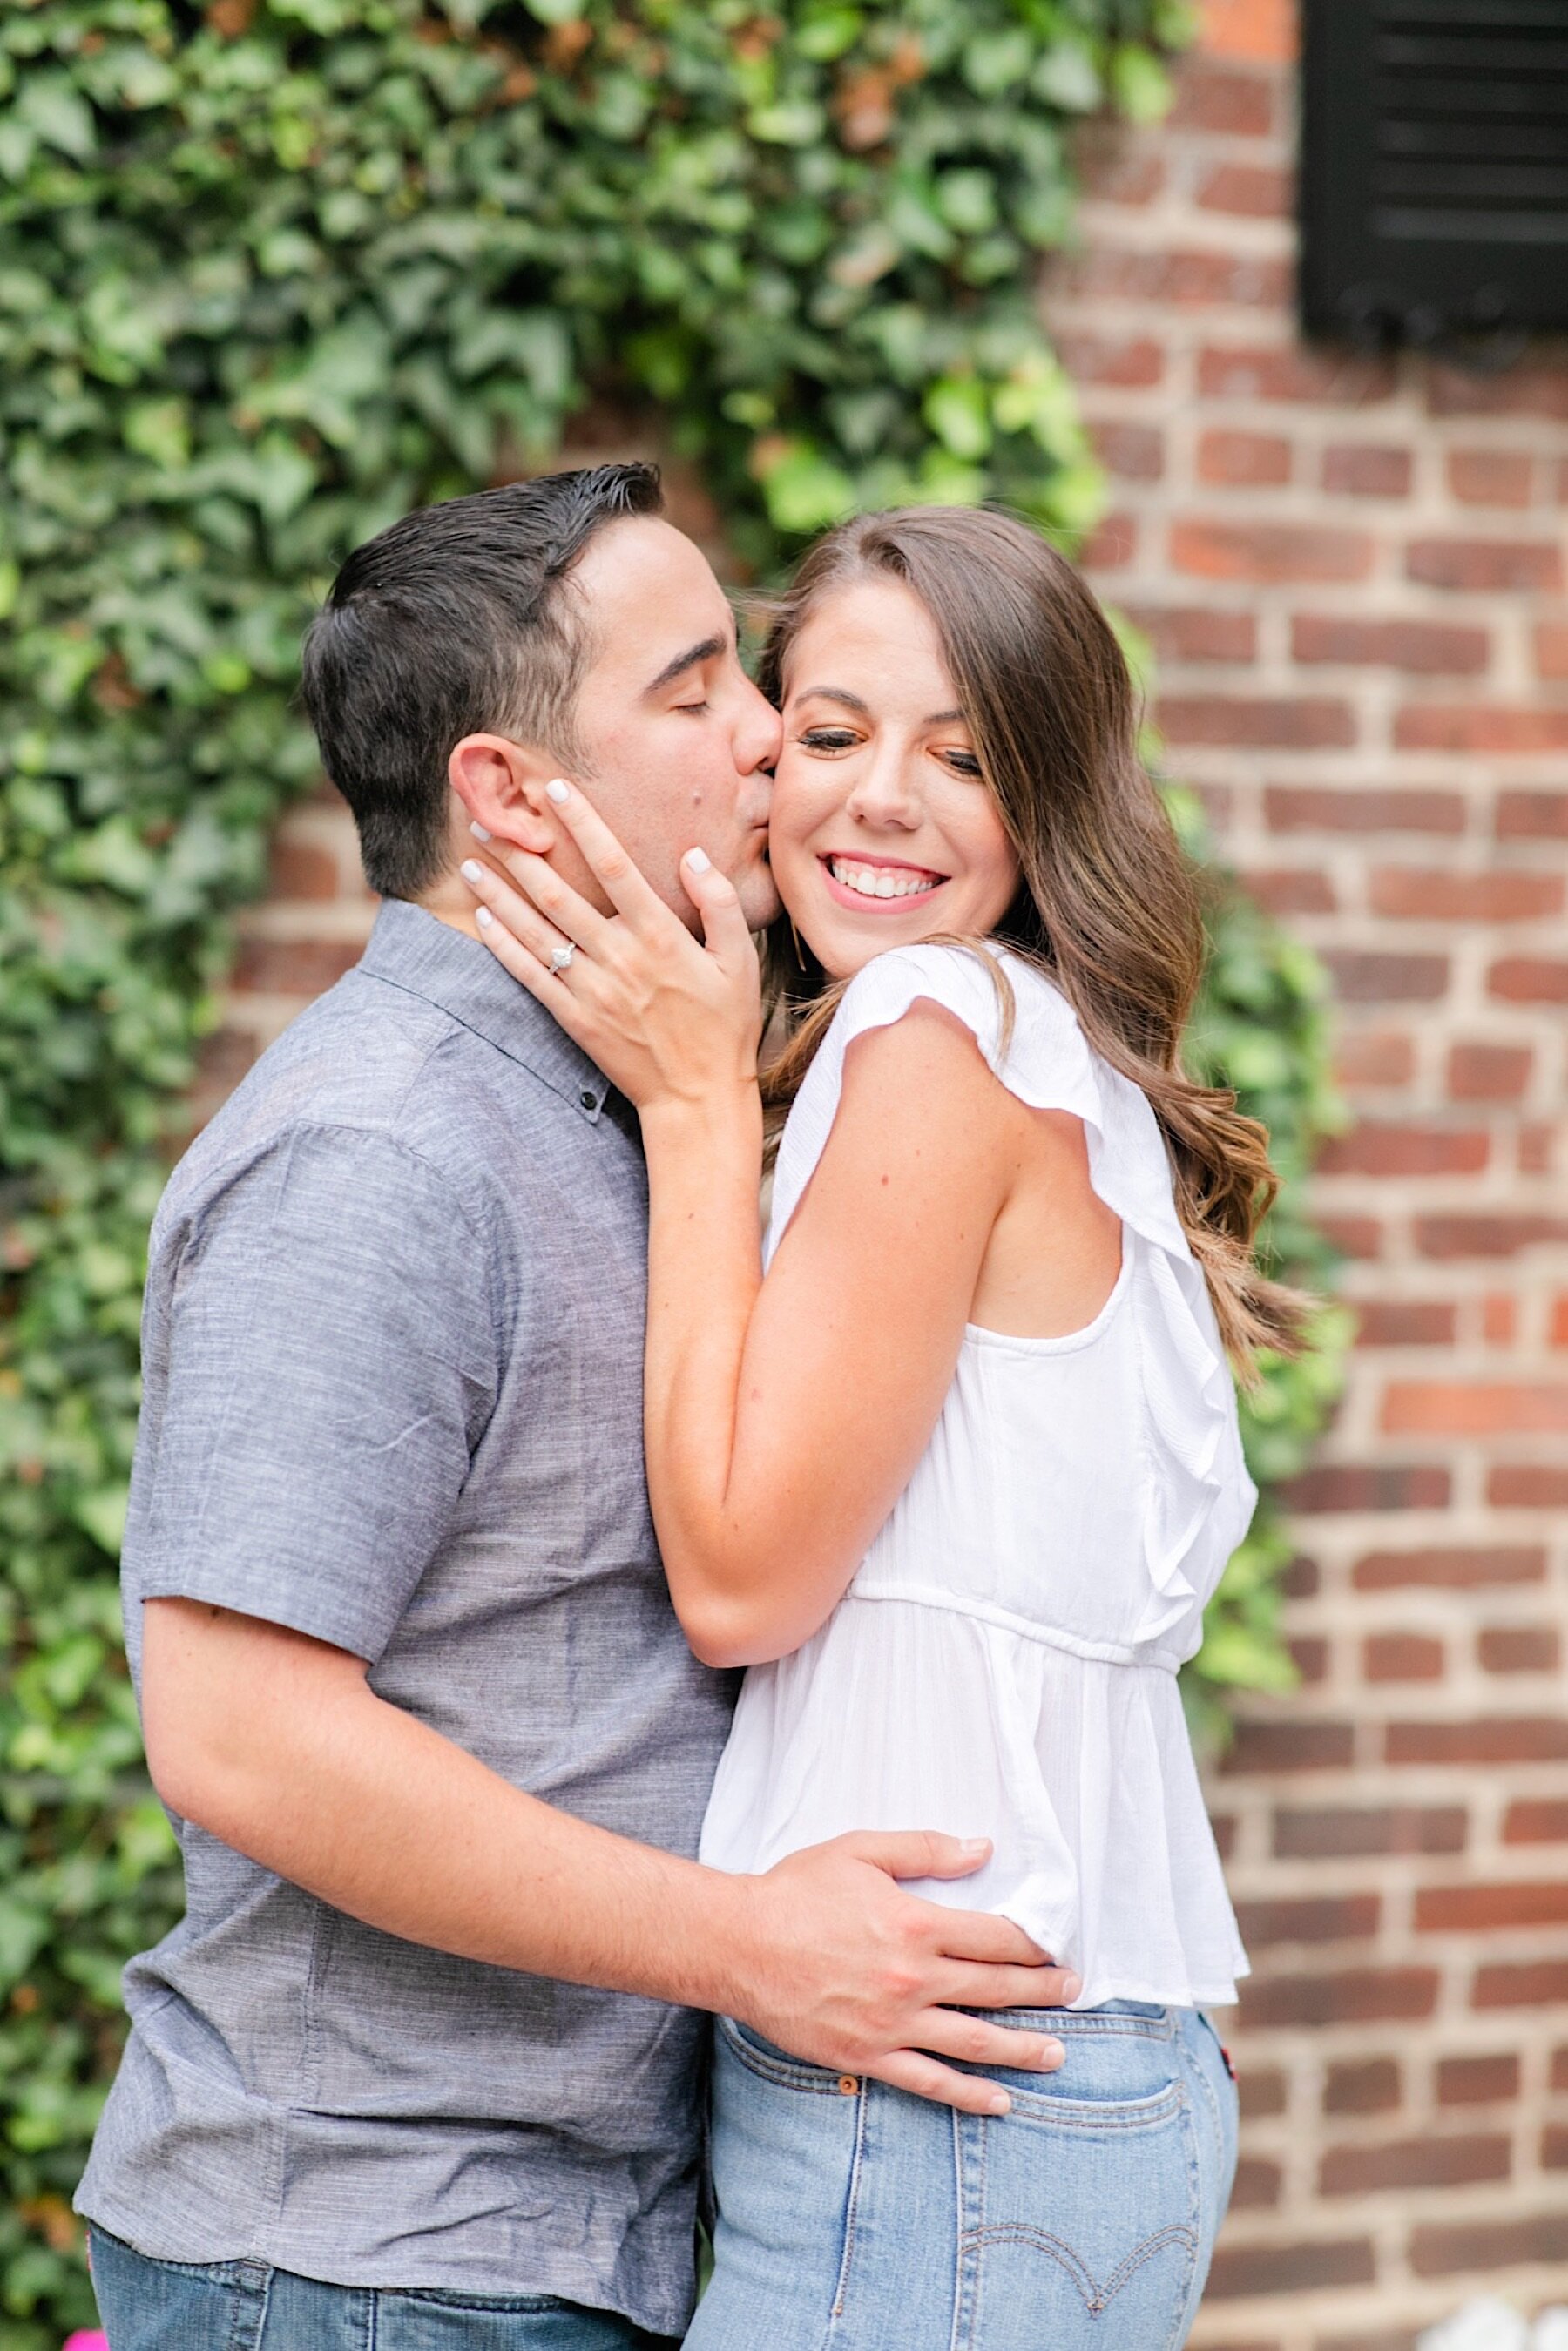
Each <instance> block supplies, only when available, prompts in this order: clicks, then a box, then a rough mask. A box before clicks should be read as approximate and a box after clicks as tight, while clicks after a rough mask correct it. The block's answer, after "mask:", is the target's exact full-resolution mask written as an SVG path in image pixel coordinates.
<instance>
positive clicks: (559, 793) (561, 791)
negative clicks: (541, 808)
mask: <svg viewBox="0 0 1568 2351" xmlns="http://www.w3.org/2000/svg"><path fill="white" fill-rule="evenodd" d="M545 798H546V799H547V800H554V802H555V804H556V806H557V808H559V806H560V804H561V802H562V801H563V800H569V799H570V798H571V786H570V784H563V783H562V781H561V779H560V778H559V776H557V777H556V778H555V780H554V782H553V783H549V784H547V785H546V786H545Z"/></svg>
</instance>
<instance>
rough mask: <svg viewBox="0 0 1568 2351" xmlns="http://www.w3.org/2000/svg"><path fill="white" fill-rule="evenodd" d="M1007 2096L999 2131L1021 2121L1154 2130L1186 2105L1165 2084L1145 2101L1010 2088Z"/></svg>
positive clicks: (1179, 2091) (1176, 2088) (1174, 2087)
mask: <svg viewBox="0 0 1568 2351" xmlns="http://www.w3.org/2000/svg"><path fill="white" fill-rule="evenodd" d="M1008 2095H1009V2097H1010V2098H1011V2100H1012V2102H1013V2103H1012V2112H1011V2113H1010V2114H1009V2115H1007V2116H1003V2117H1002V2119H1001V2123H1000V2125H999V2127H1002V2128H1005V2127H1006V2126H1007V2125H1008V2124H1009V2123H1011V2122H1021V2123H1029V2124H1037V2125H1038V2124H1045V2125H1049V2126H1051V2127H1053V2128H1055V2129H1057V2130H1096V2131H1145V2130H1158V2129H1160V2128H1161V2127H1162V2126H1164V2125H1165V2124H1166V2123H1168V2122H1172V2121H1174V2120H1175V2119H1176V2116H1178V2115H1180V2113H1181V2112H1182V2109H1183V2108H1184V2107H1185V2106H1186V2103H1187V2096H1186V2090H1185V2089H1184V2088H1183V2087H1182V2085H1181V2084H1180V2083H1179V2082H1168V2083H1167V2084H1166V2087H1165V2088H1164V2089H1163V2090H1156V2091H1155V2092H1154V2093H1153V2095H1151V2096H1149V2097H1146V2098H1051V2097H1042V2096H1041V2095H1040V2093H1039V2092H1038V2091H1034V2090H1018V2089H1014V2088H1012V2087H1011V2085H1009V2091H1008Z"/></svg>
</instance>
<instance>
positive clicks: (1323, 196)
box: [1301, 0, 1568, 342]
mask: <svg viewBox="0 0 1568 2351" xmlns="http://www.w3.org/2000/svg"><path fill="white" fill-rule="evenodd" d="M1302 95H1303V126H1302V172H1301V225H1302V256H1301V296H1302V310H1303V316H1304V319H1305V323H1306V325H1307V328H1308V329H1309V330H1310V331H1312V332H1316V333H1320V334H1330V335H1336V334H1337V335H1349V336H1351V337H1352V338H1353V339H1355V340H1363V341H1369V340H1385V341H1394V340H1413V341H1417V342H1432V341H1437V340H1442V339H1443V338H1445V337H1448V336H1463V335H1467V334H1486V333H1489V332H1496V331H1498V330H1503V331H1505V332H1506V331H1508V330H1516V331H1524V330H1530V329H1541V328H1546V327H1556V326H1563V325H1568V0H1307V6H1306V51H1305V59H1304V71H1303V93H1302Z"/></svg>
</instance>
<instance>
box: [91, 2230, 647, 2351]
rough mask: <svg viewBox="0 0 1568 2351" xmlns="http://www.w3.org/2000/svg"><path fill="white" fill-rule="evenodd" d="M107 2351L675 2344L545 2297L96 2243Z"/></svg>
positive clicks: (627, 2349) (528, 2350)
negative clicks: (154, 2257)
mask: <svg viewBox="0 0 1568 2351" xmlns="http://www.w3.org/2000/svg"><path fill="white" fill-rule="evenodd" d="M89 2242H90V2245H91V2249H92V2282H93V2286H94V2289H95V2291H96V2293H97V2294H98V2307H99V2316H100V2317H101V2319H102V2321H103V2328H104V2333H105V2334H106V2335H108V2337H109V2351H632V2346H648V2351H653V2346H654V2345H656V2344H659V2343H664V2342H665V2340H666V2338H664V2337H663V2336H657V2335H644V2334H643V2333H641V2332H640V2330H639V2329H638V2328H636V2327H635V2326H633V2325H632V2324H631V2323H630V2321H629V2320H627V2319H624V2318H617V2317H615V2316H614V2315H613V2314H612V2313H610V2312H607V2311H602V2310H584V2309H582V2308H581V2307H580V2304H577V2303H574V2302H559V2301H558V2300H557V2299H556V2297H555V2296H554V2295H553V2294H444V2293H438V2292H435V2291H434V2290H429V2291H418V2292H412V2293H389V2292H387V2291H386V2290H385V2289H384V2288H382V2287H376V2288H373V2289H372V2288H371V2287H369V2286H352V2285H323V2284H321V2283H319V2282H318V2280H316V2279H315V2278H302V2277H295V2276H294V2275H293V2273H291V2272H290V2271H288V2270H275V2269H271V2268H269V2267H268V2265H267V2262H155V2261H150V2260H149V2259H148V2258H147V2256H146V2255H145V2254H143V2253H138V2252H132V2250H131V2247H130V2246H129V2245H122V2244H121V2243H120V2239H119V2238H118V2237H110V2236H106V2235H105V2233H104V2231H102V2230H101V2229H94V2230H92V2231H90V2232H89Z"/></svg>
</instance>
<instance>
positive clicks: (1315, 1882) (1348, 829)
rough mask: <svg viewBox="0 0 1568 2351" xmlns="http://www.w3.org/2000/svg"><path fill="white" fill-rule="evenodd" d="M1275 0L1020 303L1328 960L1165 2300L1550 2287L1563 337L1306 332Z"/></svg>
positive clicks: (1109, 152) (1241, 2328)
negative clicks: (1347, 349) (1298, 1311)
mask: <svg viewBox="0 0 1568 2351" xmlns="http://www.w3.org/2000/svg"><path fill="white" fill-rule="evenodd" d="M1294 30H1295V28H1294V25H1293V22H1292V19H1291V15H1290V14H1289V12H1288V9H1287V7H1286V5H1284V0H1211V5H1209V7H1208V8H1207V26H1206V33H1205V37H1204V41H1203V43H1202V46H1201V47H1200V48H1199V50H1198V52H1197V54H1196V55H1194V56H1193V57H1191V58H1190V59H1189V60H1188V62H1187V64H1186V68H1185V69H1184V70H1183V72H1182V73H1181V76H1180V78H1179V83H1178V93H1177V99H1176V108H1175V111H1174V113H1173V115H1172V116H1171V118H1170V120H1169V121H1168V122H1167V123H1166V124H1165V125H1164V126H1162V127H1161V128H1160V129H1159V130H1158V131H1150V132H1143V133H1138V134H1136V135H1134V136H1128V135H1126V134H1115V135H1112V136H1109V137H1105V138H1102V139H1099V140H1097V141H1096V146H1095V152H1094V154H1093V157H1092V199H1091V201H1090V203H1089V204H1088V205H1087V207H1086V209H1085V211H1084V214H1083V216H1082V231H1083V241H1082V252H1081V253H1080V254H1079V256H1077V257H1076V258H1075V259H1074V260H1073V261H1071V263H1068V264H1066V265H1063V266H1060V267H1058V268H1057V269H1056V270H1055V271H1054V272H1053V274H1052V277H1051V281H1050V284H1049V287H1048V295H1047V308H1048V313H1049V316H1050V319H1051V324H1052V326H1053V328H1054V329H1055V331H1056V333H1057V335H1058V337H1059V340H1060V342H1061V347H1062V349H1063V350H1064V353H1065V355H1066V357H1067V360H1068V362H1069V365H1070V366H1071V369H1072V370H1073V371H1074V373H1075V375H1076V376H1077V379H1078V381H1079V382H1080V384H1081V386H1082V393H1083V398H1084V400H1085V402H1086V405H1087V407H1088V410H1089V413H1090V414H1091V417H1092V421H1093V424H1094V429H1095V433H1096V436H1097V438H1098V441H1099V444H1100V448H1101V452H1102V455H1103V460H1104V463H1105V465H1107V467H1108V468H1109V470H1110V473H1111V475H1112V477H1113V485H1114V496H1113V512H1112V514H1111V516H1110V517H1109V519H1108V520H1107V522H1106V523H1105V525H1104V527H1103V529H1102V530H1101V531H1100V533H1099V534H1098V537H1097V539H1096V541H1095V544H1094V546H1093V548H1092V550H1091V561H1092V569H1093V577H1094V580H1095V581H1096V584H1097V586H1098V587H1099V588H1100V590H1101V591H1102V592H1103V594H1104V595H1105V596H1106V597H1107V598H1108V599H1110V600H1113V601H1115V602H1116V603H1117V604H1119V605H1120V606H1121V607H1122V608H1123V609H1124V611H1127V612H1128V613H1129V614H1130V615H1131V616H1132V618H1133V619H1134V620H1135V621H1136V622H1138V623H1139V624H1140V625H1141V626H1142V627H1143V629H1144V630H1145V632H1146V633H1147V635H1148V636H1149V638H1150V639H1151V640H1152V641H1153V643H1154V645H1155V651H1156V653H1157V656H1158V678H1159V694H1158V701H1157V707H1156V716H1157V717H1158V721H1159V724H1160V726H1161V728H1162V730H1163V733H1164V736H1165V739H1166V745H1167V747H1168V758H1169V764H1170V767H1171V768H1172V769H1173V770H1174V771H1175V772H1176V773H1177V774H1180V775H1183V776H1186V777H1187V778H1191V779H1192V780H1193V781H1194V782H1195V783H1196V784H1197V785H1198V786H1199V787H1200V788H1201V789H1202V790H1203V792H1204V795H1205V797H1206V799H1207V801H1208V804H1209V806H1210V808H1211V810H1212V811H1213V814H1214V817H1215V820H1216V822H1217V826H1218V831H1219V835H1220V838H1221V840H1222V841H1223V843H1224V846H1225V848H1226V850H1227V852H1228V854H1229V855H1230V856H1231V857H1232V858H1233V859H1234V860H1235V861H1236V862H1237V863H1238V864H1239V866H1240V867H1241V868H1242V870H1243V871H1244V872H1246V873H1247V874H1248V876H1249V879H1250V881H1251V883H1252V886H1253V888H1254V889H1255V890H1256V892H1257V893H1258V894H1259V895H1260V897H1262V898H1263V899H1264V900H1265V901H1266V902H1267V903H1268V904H1270V905H1272V906H1274V907H1275V908H1277V909H1278V910H1279V911H1280V913H1281V914H1283V915H1285V916H1286V917H1288V919H1289V920H1290V922H1291V925H1292V926H1293V927H1294V928H1295V929H1296V930H1297V931H1298V932H1299V933H1300V934H1301V935H1302V936H1303V937H1305V938H1307V939H1310V940H1311V941H1312V944H1313V945H1314V946H1316V947H1317V949H1318V951H1319V953H1320V954H1321V955H1322V957H1323V960H1324V961H1325V963H1326V964H1327V966H1328V967H1329V970H1330V972H1331V974H1332V976H1333V986H1334V991H1335V995H1336V998H1337V1000H1338V1005H1339V1032H1340V1045H1339V1054H1340V1067H1341V1073H1342V1078H1343V1085H1344V1088H1345V1091H1346V1093H1347V1096H1348V1099H1349V1102H1350V1105H1351V1109H1352V1112H1353V1113H1354V1123H1353V1125H1352V1127H1351V1129H1350V1132H1349V1133H1348V1134H1345V1135H1344V1136H1343V1138H1342V1139H1341V1140H1339V1141H1337V1142H1336V1143H1335V1144H1333V1147H1332V1148H1331V1150H1330V1151H1329V1152H1328V1153H1327V1155H1325V1158H1324V1161H1323V1165H1322V1175H1321V1178H1320V1181H1319V1185H1318V1202H1319V1207H1320V1210H1321V1213H1322V1217H1323V1218H1324V1219H1325V1221H1327V1222H1328V1223H1329V1224H1330V1225H1331V1226H1332V1228H1333V1230H1334V1232H1335V1233H1336V1235H1337V1236H1338V1238H1339V1240H1340V1243H1341V1245H1342V1247H1343V1249H1344V1251H1345V1252H1346V1257H1347V1260H1348V1262H1347V1267H1346V1274H1345V1287H1346V1289H1347V1290H1348V1291H1349V1294H1350V1296H1351V1297H1352V1298H1353V1299H1354V1301H1356V1303H1357V1305H1358V1306H1359V1308H1360V1311H1361V1341H1360V1345H1359V1348H1358V1350H1357V1353H1356V1355H1355V1358H1354V1364H1353V1367H1352V1372H1351V1378H1350V1384H1349V1388H1348V1392H1347V1394H1346V1396H1345V1399H1344V1403H1343V1408H1342V1410H1341V1412H1340V1414H1339V1416H1338V1419H1337V1422H1336V1425H1335V1426H1334V1428H1333V1432H1332V1434H1331V1435H1330V1437H1328V1439H1327V1441H1326V1442H1325V1444H1324V1445H1323V1446H1322V1450H1321V1455H1320V1458H1319V1461H1318V1463H1317V1466H1316V1467H1314V1468H1313V1469H1312V1470H1311V1471H1310V1472H1309V1474H1308V1475H1307V1476H1306V1477H1305V1478H1304V1479H1302V1480H1301V1487H1300V1491H1299V1494H1298V1496H1297V1505H1298V1519H1297V1525H1298V1529H1299V1534H1300V1541H1301V1560H1300V1562H1299V1563H1298V1565H1297V1568H1296V1570H1295V1574H1294V1592H1295V1599H1294V1602H1293V1604H1292V1608H1291V1630H1292V1634H1293V1635H1294V1638H1295V1643H1296V1647H1297V1653H1298V1656H1299V1657H1300V1660H1301V1667H1302V1672H1303V1676H1304V1679H1303V1685H1302V1687H1301V1691H1300V1693H1299V1694H1298V1695H1297V1696H1296V1697H1294V1698H1291V1699H1290V1700H1288V1701H1286V1702H1284V1703H1281V1704H1264V1705H1258V1706H1253V1707H1249V1708H1248V1714H1247V1720H1246V1722H1245V1724H1244V1726H1243V1729H1242V1730H1241V1733H1240V1736H1239V1740H1238V1741H1237V1745H1236V1749H1235V1751H1234V1754H1233V1756H1232V1757H1231V1759H1230V1761H1229V1763H1228V1766H1227V1768H1226V1769H1225V1770H1224V1771H1221V1772H1220V1773H1218V1775H1216V1777H1215V1780H1214V1783H1213V1797H1214V1804H1215V1809H1216V1813H1217V1814H1218V1817H1219V1819H1220V1821H1221V1823H1222V1825H1223V1830H1224V1834H1225V1835H1226V1837H1227V1839H1228V1844H1229V1849H1230V1873H1231V1879H1232V1885H1233V1887H1234V1890H1235V1893H1236V1896H1237V1899H1238V1902H1239V1907H1240V1908H1241V1912H1242V1917H1243V1926H1244V1930H1245V1932H1246V1935H1247V1938H1248V1941H1249V1945H1250V1947H1251V1950H1252V1955H1253V1959H1254V1964H1255V1967H1256V1970H1257V1972H1256V1974H1255V1976H1254V1978H1253V1980H1252V1982H1251V1983H1250V1985H1249V1988H1248V1996H1247V1999H1246V2001H1245V2003H1244V2006H1243V2010H1242V2022H1240V2024H1239V2028H1238V2030H1237V2033H1236V2036H1235V2039H1236V2053H1237V2056H1238V2060H1239V2064H1240V2066H1241V2069H1242V2075H1243V2086H1244V2090H1245V2094H1246V2104H1247V2108H1248V2113H1249V2121H1248V2124H1247V2127H1246V2141H1245V2153H1244V2159H1243V2164H1242V2169H1241V2175H1240V2182H1239V2196H1238V2201H1237V2209H1236V2210H1235V2212H1234V2214H1233V2217H1232V2220H1231V2221H1230V2223H1229V2225H1228V2228H1227V2231H1226V2234H1225V2238H1224V2241H1223V2244H1222V2248H1221V2251H1220V2253H1219V2256H1218V2262H1217V2265H1216V2272H1215V2280H1214V2287H1213V2290H1212V2292H1211V2294H1210V2297H1209V2301H1208V2304H1207V2308H1206V2312H1205V2316H1204V2320H1203V2323H1202V2332H1201V2335H1200V2337H1199V2340H1200V2341H1202V2342H1203V2343H1206V2344H1220V2343H1227V2344H1234V2345H1238V2346H1239V2345H1243V2344H1245V2345H1246V2346H1249V2351H1331V2346H1332V2351H1405V2346H1407V2345H1408V2344H1409V2343H1410V2342H1411V2340H1412V2339H1413V2335H1414V2332H1415V2330H1416V2327H1417V2326H1418V2325H1421V2324H1423V2323H1425V2322H1426V2321H1427V2320H1428V2319H1430V2318H1431V2317H1434V2316H1436V2315H1438V2314H1441V2313H1443V2312H1445V2311H1447V2310H1449V2309H1451V2308H1453V2307H1454V2306H1456V2305H1457V2304H1458V2303H1459V2302H1460V2301H1462V2300H1464V2299H1465V2298H1466V2297H1467V2296H1469V2295H1470V2294H1476V2293H1479V2292H1482V2291H1498V2292H1504V2293H1511V2294H1515V2295H1516V2296H1517V2298H1518V2299H1519V2300H1520V2302H1521V2304H1526V2305H1531V2304H1536V2303H1539V2302H1542V2301H1545V2300H1563V2301H1568V1708H1565V1706H1564V1695H1565V1693H1564V1683H1563V1672H1562V1665H1561V1656H1562V1635H1563V1595H1564V1587H1565V1582H1568V1149H1565V1147H1564V1137H1565V1125H1568V1122H1565V1120H1564V1107H1565V1100H1568V1096H1565V1088H1564V1074H1565V1061H1568V1053H1565V1047H1568V929H1565V926H1564V920H1563V914H1564V898H1565V881H1568V597H1565V594H1564V579H1563V549H1564V526H1565V522H1568V353H1565V352H1564V351H1563V350H1562V349H1561V348H1558V349H1552V350H1545V349H1542V350H1538V351H1537V352H1536V353H1535V354H1534V355H1533V356H1532V357H1531V359H1530V360H1527V361H1526V362H1525V363H1524V364H1523V365H1521V366H1520V367H1519V368H1517V369H1515V370H1514V371H1511V372H1510V373H1508V374H1506V375H1503V376H1500V377H1494V378H1490V379H1489V378H1477V377H1473V376H1469V375H1464V374H1461V373H1458V372H1457V371H1453V370H1452V369H1448V368H1444V367H1438V366H1433V365H1431V364H1428V363H1427V362H1425V361H1423V360H1402V361H1400V362H1399V363H1398V364H1397V365H1393V366H1391V365H1385V364H1381V363H1377V362H1373V361H1367V360H1356V359H1353V358H1348V357H1342V356H1337V355H1334V354H1330V353H1323V352H1320V351H1316V350H1307V349H1305V348H1304V347H1303V346H1302V344H1301V341H1300V340H1299V338H1298V336H1297V334H1296V331H1295V328H1294V324H1293V320H1292V316H1291V279H1292V266H1293V258H1294V242H1295V240H1294V231H1293V227H1292V224H1291V204H1292V201H1293V190H1292V164H1293V147H1294V113H1295V100H1296V91H1295V74H1294V68H1293V55H1294Z"/></svg>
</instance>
